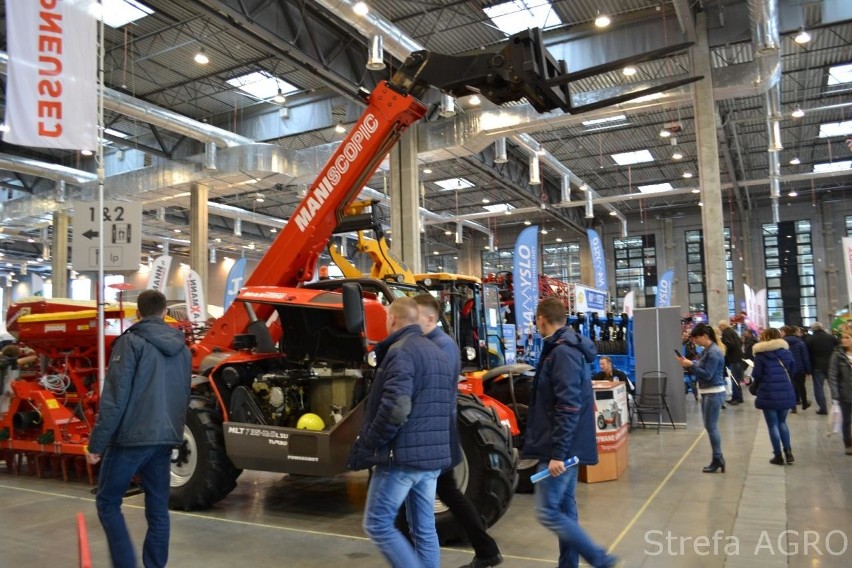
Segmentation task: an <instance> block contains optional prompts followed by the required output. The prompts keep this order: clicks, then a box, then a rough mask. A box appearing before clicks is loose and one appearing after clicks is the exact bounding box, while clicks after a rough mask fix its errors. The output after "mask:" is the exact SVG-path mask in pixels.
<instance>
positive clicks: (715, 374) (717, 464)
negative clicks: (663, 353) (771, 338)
mask: <svg viewBox="0 0 852 568" xmlns="http://www.w3.org/2000/svg"><path fill="white" fill-rule="evenodd" d="M689 335H690V337H691V338H692V340H693V341H694V342H695V344H696V345H698V346H699V347H702V348H703V349H704V350H703V351H702V352H701V355H699V356H698V358H697V359H695V360H694V361H690V360H689V359H687V358H686V357H683V356H681V355H680V354H679V353H678V354H677V355H678V360H679V361H680V364H681V366H682V367H683V368H684V369H690V370H691V371H692V373H693V374H694V375H695V378H696V379H698V392H699V394H700V395H701V414H702V416H703V417H704V429H705V430H707V436H708V438H709V439H710V448H711V450H712V452H713V461H711V462H710V465H708V466H707V467H705V468H704V469H703V470H702V471H703V472H704V473H716V472H717V471H719V470H721V472H722V473H725V458H724V456H723V455H722V436H721V434H720V433H719V413H720V412H721V410H722V404H723V403H724V402H725V356H724V355H723V354H722V350H721V349H719V345H718V344H717V341H716V332H715V331H714V330H713V328H712V327H710V326H709V325H707V324H704V323H700V324H698V325H696V326H695V328H694V329H693V330H692V332H691V333H690V334H689Z"/></svg>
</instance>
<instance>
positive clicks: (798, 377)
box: [781, 325, 811, 414]
mask: <svg viewBox="0 0 852 568" xmlns="http://www.w3.org/2000/svg"><path fill="white" fill-rule="evenodd" d="M798 332H799V327H798V326H795V325H785V326H784V327H782V328H781V335H782V337H783V338H784V341H786V342H787V345H789V346H790V353H792V354H793V360H794V361H795V363H796V368H795V369H794V370H793V371H792V376H791V377H790V379H791V380H792V381H793V389H794V390H795V391H796V404H799V403H801V405H802V410H807V409H808V408H809V407H810V406H811V403H810V402H808V391H807V389H806V388H805V384H806V381H807V376H808V375H810V374H811V358H810V355H808V347H807V345H805V342H804V341H803V340H802V338H801V337H799V336H798V335H797V333H798ZM792 413H793V414H796V405H793V410H792Z"/></svg>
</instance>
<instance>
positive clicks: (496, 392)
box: [485, 375, 538, 493]
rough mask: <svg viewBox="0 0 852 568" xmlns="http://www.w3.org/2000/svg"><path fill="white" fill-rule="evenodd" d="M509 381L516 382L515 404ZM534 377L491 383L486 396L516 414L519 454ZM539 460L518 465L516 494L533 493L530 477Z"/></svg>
mask: <svg viewBox="0 0 852 568" xmlns="http://www.w3.org/2000/svg"><path fill="white" fill-rule="evenodd" d="M509 380H512V381H514V383H513V385H514V390H515V402H512V393H511V391H510V390H509ZM532 382H533V380H532V377H529V376H526V375H520V376H517V375H516V376H514V377H508V378H504V379H501V380H495V381H491V383H490V384H489V385H488V386H487V387H486V389H485V394H487V395H488V396H490V397H491V398H493V399H495V400H497V401H499V402H502V403H503V404H505V405H506V406H507V407H509V410H511V411H512V412H514V413H515V420H517V422H518V428H519V429H520V431H521V433H520V434H519V435H518V436H515V438H514V440H513V443H514V447H515V449H516V450H518V452H519V453H520V451H521V450H522V449H523V448H524V434H525V433H526V429H527V412H528V411H529V404H530V390H531V389H532ZM537 464H538V460H521V462H520V463H519V464H518V477H517V484H516V487H515V492H516V493H532V492H533V483H532V481H530V477H531V476H532V475H533V474H534V473H535V466H536V465H537Z"/></svg>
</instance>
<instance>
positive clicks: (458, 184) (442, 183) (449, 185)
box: [433, 178, 473, 191]
mask: <svg viewBox="0 0 852 568" xmlns="http://www.w3.org/2000/svg"><path fill="white" fill-rule="evenodd" d="M433 183H434V184H435V185H437V186H438V187H440V188H441V189H442V190H444V191H449V190H452V189H466V188H468V187H473V184H472V183H471V182H470V181H468V180H466V179H464V178H447V179H442V180H438V181H436V182H433Z"/></svg>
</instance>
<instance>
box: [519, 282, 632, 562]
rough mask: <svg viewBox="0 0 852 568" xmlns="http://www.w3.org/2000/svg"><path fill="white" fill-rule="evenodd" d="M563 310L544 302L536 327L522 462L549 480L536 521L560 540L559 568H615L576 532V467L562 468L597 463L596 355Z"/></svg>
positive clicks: (539, 492)
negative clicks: (538, 340) (533, 462)
mask: <svg viewBox="0 0 852 568" xmlns="http://www.w3.org/2000/svg"><path fill="white" fill-rule="evenodd" d="M565 321H566V313H565V305H564V304H563V303H562V301H561V300H560V299H558V298H555V297H553V298H547V299H545V300H542V301H541V302H540V303H539V305H538V308H537V309H536V325H537V326H538V330H539V332H540V333H541V335H542V337H544V344H543V347H542V350H541V357H540V359H539V363H538V368H537V369H536V373H535V378H534V379H533V386H532V391H531V393H530V407H529V413H528V415H527V432H526V436H525V438H526V443H525V444H524V449H523V457H524V458H529V459H538V460H540V461H539V465H538V466H537V468H536V469H537V470H538V471H543V470H545V469H546V470H548V471H549V472H550V475H551V477H548V478H546V479H544V480H543V481H541V482H540V483H538V484H537V485H536V488H535V509H536V516H537V517H538V521H539V522H540V523H541V524H542V525H543V526H544V527H545V528H548V529H550V530H551V531H553V532H554V533H556V535H557V536H558V537H559V568H576V567H577V565H578V564H579V557H580V556H582V557H583V558H584V559H585V560H586V562H588V563H589V564H591V565H592V566H594V567H596V568H600V567H609V566H615V564H616V562H617V559H616V558H615V557H613V556H610V555H608V554H607V553H606V550H604V549H603V548H601V546H600V545H598V544H597V543H595V542H594V541H593V540H592V539H591V538H590V537H589V535H588V534H586V532H585V531H584V530H583V529H582V528H581V527H580V524H579V523H578V516H577V503H576V501H575V499H574V492H575V490H576V487H577V468H576V467H570V468H566V467H565V463H564V462H565V461H566V460H568V459H570V458H571V457H573V456H577V458H579V460H580V463H581V464H584V465H594V464H596V463H598V448H597V443H596V439H595V417H594V405H595V401H594V394H593V392H592V382H591V379H590V377H589V364H590V363H591V362H592V361H594V360H595V357H596V356H597V352H596V351H595V346H594V344H593V343H592V342H591V341H590V340H589V339H588V338H586V337H582V336H581V335H579V334H577V333H575V332H574V331H573V330H571V329H570V328H569V327H567V326H566V325H565Z"/></svg>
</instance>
